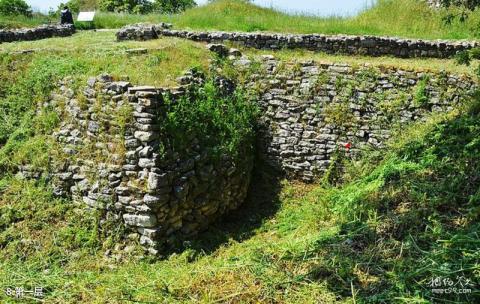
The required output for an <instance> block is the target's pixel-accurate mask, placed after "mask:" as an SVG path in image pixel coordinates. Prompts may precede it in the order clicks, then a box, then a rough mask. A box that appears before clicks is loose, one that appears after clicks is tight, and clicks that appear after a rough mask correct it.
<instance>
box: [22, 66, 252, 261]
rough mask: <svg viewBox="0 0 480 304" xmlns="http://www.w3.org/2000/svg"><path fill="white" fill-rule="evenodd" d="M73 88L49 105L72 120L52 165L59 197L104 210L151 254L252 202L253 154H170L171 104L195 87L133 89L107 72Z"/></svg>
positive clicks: (194, 149) (195, 147) (198, 150)
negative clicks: (166, 121)
mask: <svg viewBox="0 0 480 304" xmlns="http://www.w3.org/2000/svg"><path fill="white" fill-rule="evenodd" d="M185 80H189V82H192V81H195V76H194V75H192V74H190V75H186V77H183V81H184V82H185ZM69 87H70V85H69V84H68V83H64V84H63V85H62V87H61V92H60V93H59V94H55V95H54V96H53V98H52V100H51V102H50V106H53V107H55V108H56V109H58V111H60V114H61V115H62V117H65V118H64V122H63V123H62V126H61V128H60V130H59V131H58V132H56V133H55V134H54V137H55V138H56V141H57V142H58V143H59V144H60V146H61V147H63V153H65V155H64V157H57V158H58V159H57V160H55V161H56V162H57V163H56V164H52V167H53V168H57V170H56V173H55V174H54V177H53V178H54V183H55V184H56V189H55V192H56V194H57V195H68V196H70V195H72V196H73V198H74V200H75V201H81V202H84V203H85V204H86V205H87V206H89V207H90V208H94V209H100V210H105V211H106V212H107V214H108V215H110V216H111V215H113V216H114V217H115V218H116V219H117V220H118V221H120V222H123V224H124V226H125V227H126V229H127V233H129V234H130V235H129V238H130V239H131V238H136V239H137V240H139V242H140V244H142V245H143V246H144V247H146V248H147V249H148V250H149V252H150V253H152V254H156V253H157V252H159V251H162V250H164V249H165V248H170V247H173V246H176V245H178V244H179V242H180V241H182V240H185V239H187V238H189V237H192V236H193V235H195V234H196V233H198V232H199V231H201V230H203V229H204V228H206V227H207V226H208V225H209V224H210V223H211V222H212V221H214V220H215V219H216V218H217V217H219V216H221V215H223V214H225V213H227V212H228V211H230V210H233V209H236V208H237V207H238V206H239V205H240V204H241V203H243V201H244V200H245V198H246V195H247V190H248V186H249V183H250V175H251V170H252V167H253V151H247V153H246V156H245V157H244V158H243V159H242V160H233V159H232V158H230V157H228V156H226V155H225V156H223V157H222V158H221V159H215V160H213V159H212V158H211V157H210V155H209V154H208V152H206V151H205V150H203V149H202V147H201V146H200V145H199V144H198V143H195V142H193V143H191V148H188V149H187V151H185V152H186V153H185V154H183V155H184V156H181V155H179V154H178V153H176V152H173V151H171V150H170V149H169V145H168V138H169V135H168V134H166V133H164V132H163V131H162V130H161V126H162V119H163V117H165V115H166V106H165V104H164V100H165V98H167V96H168V98H169V99H170V100H172V99H173V100H175V99H176V98H181V97H182V96H184V95H185V94H188V84H187V85H185V86H182V87H179V88H173V89H171V88H155V87H146V86H143V87H133V86H132V85H131V84H130V83H129V82H123V81H121V82H114V81H113V80H112V78H111V77H110V76H108V75H103V76H100V77H97V78H92V79H90V80H89V81H88V86H87V87H86V88H85V90H84V92H83V93H82V94H80V95H76V96H75V95H74V93H73V91H72V90H71V89H70V88H69ZM25 175H27V174H25Z"/></svg>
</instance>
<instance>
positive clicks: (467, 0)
mask: <svg viewBox="0 0 480 304" xmlns="http://www.w3.org/2000/svg"><path fill="white" fill-rule="evenodd" d="M440 3H441V5H442V6H444V7H446V8H449V7H452V6H453V7H456V8H458V9H459V12H456V13H451V12H449V13H448V14H447V15H446V16H444V17H443V21H444V23H445V24H451V23H452V21H453V20H455V19H456V18H458V20H460V22H465V20H467V18H468V15H469V12H471V11H474V10H475V9H476V8H477V7H479V6H480V0H440Z"/></svg>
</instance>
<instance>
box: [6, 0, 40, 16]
mask: <svg viewBox="0 0 480 304" xmlns="http://www.w3.org/2000/svg"><path fill="white" fill-rule="evenodd" d="M0 15H6V16H9V15H13V16H15V15H23V16H31V15H32V9H31V8H30V6H29V5H28V4H27V3H26V2H25V1H23V0H0Z"/></svg>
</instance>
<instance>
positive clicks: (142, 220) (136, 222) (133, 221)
mask: <svg viewBox="0 0 480 304" xmlns="http://www.w3.org/2000/svg"><path fill="white" fill-rule="evenodd" d="M123 220H124V221H125V224H127V225H129V226H133V227H144V228H151V227H155V225H156V224H157V217H156V216H155V215H154V214H124V215H123Z"/></svg>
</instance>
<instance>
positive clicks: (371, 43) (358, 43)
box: [117, 24, 478, 58]
mask: <svg viewBox="0 0 480 304" xmlns="http://www.w3.org/2000/svg"><path fill="white" fill-rule="evenodd" d="M152 31H153V32H154V33H152ZM127 33H128V34H127ZM161 36H165V37H179V38H185V39H190V40H194V41H203V42H208V43H222V42H225V41H231V42H234V43H238V44H240V45H243V46H246V47H252V48H256V49H263V50H279V49H307V50H310V51H318V52H326V53H339V54H348V55H368V56H395V57H401V58H409V57H433V58H450V57H453V56H454V55H455V54H456V53H457V52H459V51H464V50H467V49H471V48H473V47H477V46H478V43H476V42H465V41H463V42H453V41H440V40H436V41H428V40H415V39H400V38H394V37H375V36H347V35H337V36H329V35H320V34H308V35H295V34H272V33H240V32H233V33H230V32H194V31H183V30H170V29H162V27H155V26H154V25H145V24H144V25H142V24H140V25H138V24H137V25H135V26H129V27H127V28H124V29H121V30H120V31H119V32H118V34H117V38H118V40H127V39H130V40H148V39H156V38H158V37H161Z"/></svg>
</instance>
